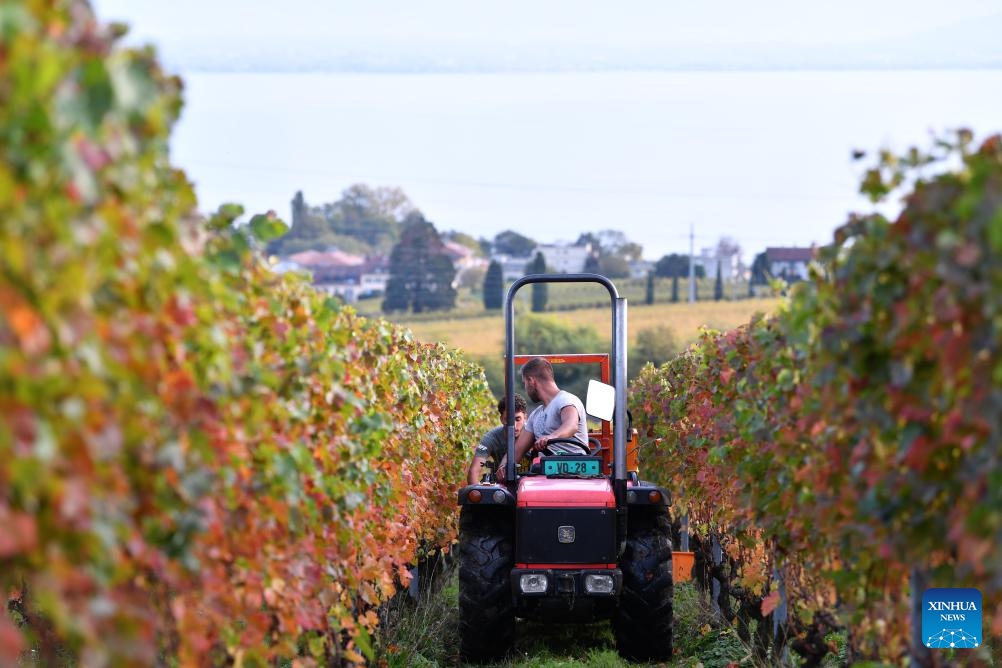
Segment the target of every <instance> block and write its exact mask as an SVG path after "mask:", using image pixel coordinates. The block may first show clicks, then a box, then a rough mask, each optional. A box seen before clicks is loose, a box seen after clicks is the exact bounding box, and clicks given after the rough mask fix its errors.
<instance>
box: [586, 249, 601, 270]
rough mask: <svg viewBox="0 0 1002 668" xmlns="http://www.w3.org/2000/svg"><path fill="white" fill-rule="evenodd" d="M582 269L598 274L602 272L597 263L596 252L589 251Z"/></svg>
mask: <svg viewBox="0 0 1002 668" xmlns="http://www.w3.org/2000/svg"><path fill="white" fill-rule="evenodd" d="M584 270H585V271H586V272H589V273H592V274H599V273H601V272H602V269H601V267H600V265H599V259H598V254H596V253H591V254H590V255H589V256H588V257H586V258H585V263H584Z"/></svg>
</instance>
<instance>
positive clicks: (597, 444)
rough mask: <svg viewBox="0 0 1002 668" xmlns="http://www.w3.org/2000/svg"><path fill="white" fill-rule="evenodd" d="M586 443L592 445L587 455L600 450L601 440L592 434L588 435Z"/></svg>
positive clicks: (595, 453)
mask: <svg viewBox="0 0 1002 668" xmlns="http://www.w3.org/2000/svg"><path fill="white" fill-rule="evenodd" d="M588 444H589V445H590V446H592V447H591V451H590V452H589V453H588V454H589V455H597V454H598V453H599V452H600V451H601V450H602V441H600V440H598V439H597V438H595V437H594V436H589V437H588Z"/></svg>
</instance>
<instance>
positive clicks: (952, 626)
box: [922, 587, 983, 649]
mask: <svg viewBox="0 0 1002 668" xmlns="http://www.w3.org/2000/svg"><path fill="white" fill-rule="evenodd" d="M982 633H983V629H982V626H981V592H980V591H978V590H977V589H961V588H956V589H952V588H945V587H944V588H938V589H926V590H925V592H924V593H923V594H922V640H923V642H925V646H926V647H932V648H944V649H949V648H956V649H963V648H967V649H973V648H975V647H978V646H979V645H981V640H982Z"/></svg>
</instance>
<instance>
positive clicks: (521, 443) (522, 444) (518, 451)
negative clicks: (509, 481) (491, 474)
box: [497, 427, 535, 482]
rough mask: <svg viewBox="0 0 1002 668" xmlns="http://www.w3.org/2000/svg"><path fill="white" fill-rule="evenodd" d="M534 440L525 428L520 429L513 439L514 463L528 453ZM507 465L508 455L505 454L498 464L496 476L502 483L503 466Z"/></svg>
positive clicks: (503, 475)
mask: <svg viewBox="0 0 1002 668" xmlns="http://www.w3.org/2000/svg"><path fill="white" fill-rule="evenodd" d="M534 440H535V436H533V435H532V432H531V431H529V430H528V429H527V428H526V427H522V433H521V434H519V435H518V438H516V439H515V461H516V462H517V461H519V460H520V459H522V457H524V456H525V453H526V452H528V451H529V448H531V447H532V442H533V441H534ZM507 465H508V455H507V454H506V455H505V456H504V457H502V458H501V463H500V464H498V470H497V476H498V480H500V481H502V482H504V477H505V466H507Z"/></svg>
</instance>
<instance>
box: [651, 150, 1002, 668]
mask: <svg viewBox="0 0 1002 668" xmlns="http://www.w3.org/2000/svg"><path fill="white" fill-rule="evenodd" d="M863 189H864V191H865V192H867V193H869V194H870V195H871V197H873V198H874V199H875V200H879V199H881V198H884V197H886V196H888V195H889V194H891V193H893V192H898V191H900V190H902V189H908V190H909V192H908V194H907V197H906V199H905V206H904V210H903V212H902V213H901V214H900V216H899V217H898V218H897V219H896V220H894V221H893V222H892V221H888V220H886V219H885V218H883V217H881V216H880V215H871V216H866V217H853V218H851V219H850V221H849V222H848V223H847V224H846V225H845V226H844V227H842V228H840V229H839V230H838V231H837V232H836V235H835V239H834V242H833V243H832V244H831V245H830V246H828V247H826V248H824V249H822V250H820V251H819V252H818V257H817V262H816V263H815V266H814V270H813V277H812V280H811V281H810V282H809V283H808V284H806V285H801V286H800V287H799V288H798V289H796V290H795V291H794V292H793V294H792V296H791V299H790V301H789V303H788V304H787V305H786V306H785V307H784V308H783V309H782V310H781V311H780V313H779V314H778V315H776V316H774V317H771V318H761V317H760V318H756V319H753V320H752V321H751V322H750V323H749V324H747V325H746V326H743V327H741V328H739V329H737V330H734V331H730V332H724V333H717V332H712V331H706V332H705V333H704V335H703V337H702V340H701V341H700V342H699V343H698V344H697V345H694V346H693V347H691V348H690V349H689V351H688V352H686V353H684V354H683V355H680V356H679V357H677V358H675V359H674V360H673V361H672V362H670V363H668V364H666V365H664V366H663V367H661V368H660V369H655V368H653V367H651V366H648V367H647V368H646V369H645V370H644V371H643V372H642V374H641V376H640V377H639V378H638V379H637V381H636V382H635V384H634V386H633V387H632V402H633V411H634V414H635V415H636V416H637V419H638V422H639V423H640V424H641V429H642V430H644V431H646V433H647V435H648V438H649V440H650V441H651V442H650V444H649V445H648V446H647V450H646V451H645V455H644V467H645V471H646V472H647V475H649V476H651V477H652V478H653V479H657V480H659V481H661V482H663V483H666V484H668V485H670V486H671V487H672V488H673V489H675V490H677V492H678V494H679V496H680V503H679V504H677V505H676V508H675V511H676V513H678V512H680V511H686V512H688V517H689V521H690V523H691V528H692V530H693V532H694V534H695V535H694V541H695V544H696V548H694V549H696V550H697V552H698V553H699V554H698V555H697V577H699V578H701V579H703V580H714V581H716V583H717V586H718V588H719V589H720V591H721V593H720V596H719V606H720V610H721V612H722V614H723V615H724V616H725V618H727V620H728V621H733V622H734V623H736V624H738V625H739V627H744V633H745V635H746V639H748V640H753V639H752V638H750V637H747V636H748V635H749V633H750V631H749V630H748V629H749V628H750V622H751V621H757V622H758V624H757V628H758V629H759V630H760V632H761V631H762V630H763V629H768V628H770V627H772V628H774V629H775V631H772V630H769V631H767V632H766V633H765V634H764V637H762V638H758V639H757V640H756V642H758V644H759V648H760V650H761V653H762V656H766V655H769V654H768V652H773V654H771V655H770V656H773V657H774V659H773V660H775V657H776V656H778V655H777V654H775V652H777V651H780V649H781V648H782V647H784V646H786V647H787V649H788V648H789V647H792V648H793V649H794V650H795V651H796V652H797V653H799V654H800V655H802V656H803V657H805V658H806V659H807V660H809V661H811V662H815V661H820V660H821V658H822V657H823V656H824V655H825V654H826V653H828V652H829V651H830V649H831V648H830V647H829V646H828V644H827V643H826V641H825V637H826V636H827V635H828V634H829V633H831V632H832V631H836V630H841V631H844V632H846V633H847V634H848V638H849V641H850V642H849V650H850V659H853V660H864V659H872V660H880V661H883V662H889V663H892V664H896V665H897V664H901V663H902V662H904V661H906V660H913V661H915V662H916V663H917V665H925V666H932V665H940V662H942V661H943V660H944V659H945V657H944V655H943V654H942V652H940V653H939V654H934V653H932V652H930V651H929V650H927V649H926V648H925V647H924V646H923V642H922V640H921V637H920V635H919V630H918V628H917V626H918V624H917V622H918V621H920V620H921V595H922V591H923V590H925V589H926V588H927V587H975V588H978V589H979V590H980V591H981V592H982V594H983V596H984V612H983V616H984V626H985V632H986V634H988V635H994V636H995V637H996V638H997V637H999V636H1000V635H1002V552H1000V546H1002V513H1000V512H999V509H1000V508H1002V140H1000V138H999V137H998V136H993V137H991V138H989V139H987V140H986V141H984V143H983V144H981V145H980V146H979V147H977V146H974V145H973V140H972V137H971V136H970V134H969V133H967V132H966V131H961V132H959V133H957V135H956V137H955V138H953V139H952V140H950V141H947V140H943V141H940V142H938V143H937V144H936V146H935V147H934V149H933V151H932V152H931V153H929V154H925V153H921V152H919V151H912V152H911V153H910V154H909V155H908V156H905V157H903V158H898V157H895V156H892V155H883V156H881V159H880V162H879V164H878V165H877V166H875V167H874V168H873V169H872V170H870V171H869V172H868V175H867V177H866V180H865V181H864V183H863ZM652 471H656V473H655V472H652ZM711 548H713V549H711ZM714 550H715V551H716V552H717V555H716V556H714V555H713V554H711V553H712V552H713V551H714ZM780 606H782V607H781V608H780ZM780 609H782V610H783V611H784V613H785V619H784V618H783V617H778V616H777V615H778V613H779V610H780ZM786 641H788V643H789V644H788V645H784V642H786ZM989 651H990V649H989V647H988V646H983V647H982V648H981V650H979V651H974V650H970V651H966V653H965V654H964V655H963V656H962V657H958V658H957V660H958V661H962V662H964V663H965V665H970V664H975V663H977V662H979V661H982V662H985V663H988V662H990V660H991V659H990V658H989V654H988V652H989ZM811 665H816V664H814V663H811Z"/></svg>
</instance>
